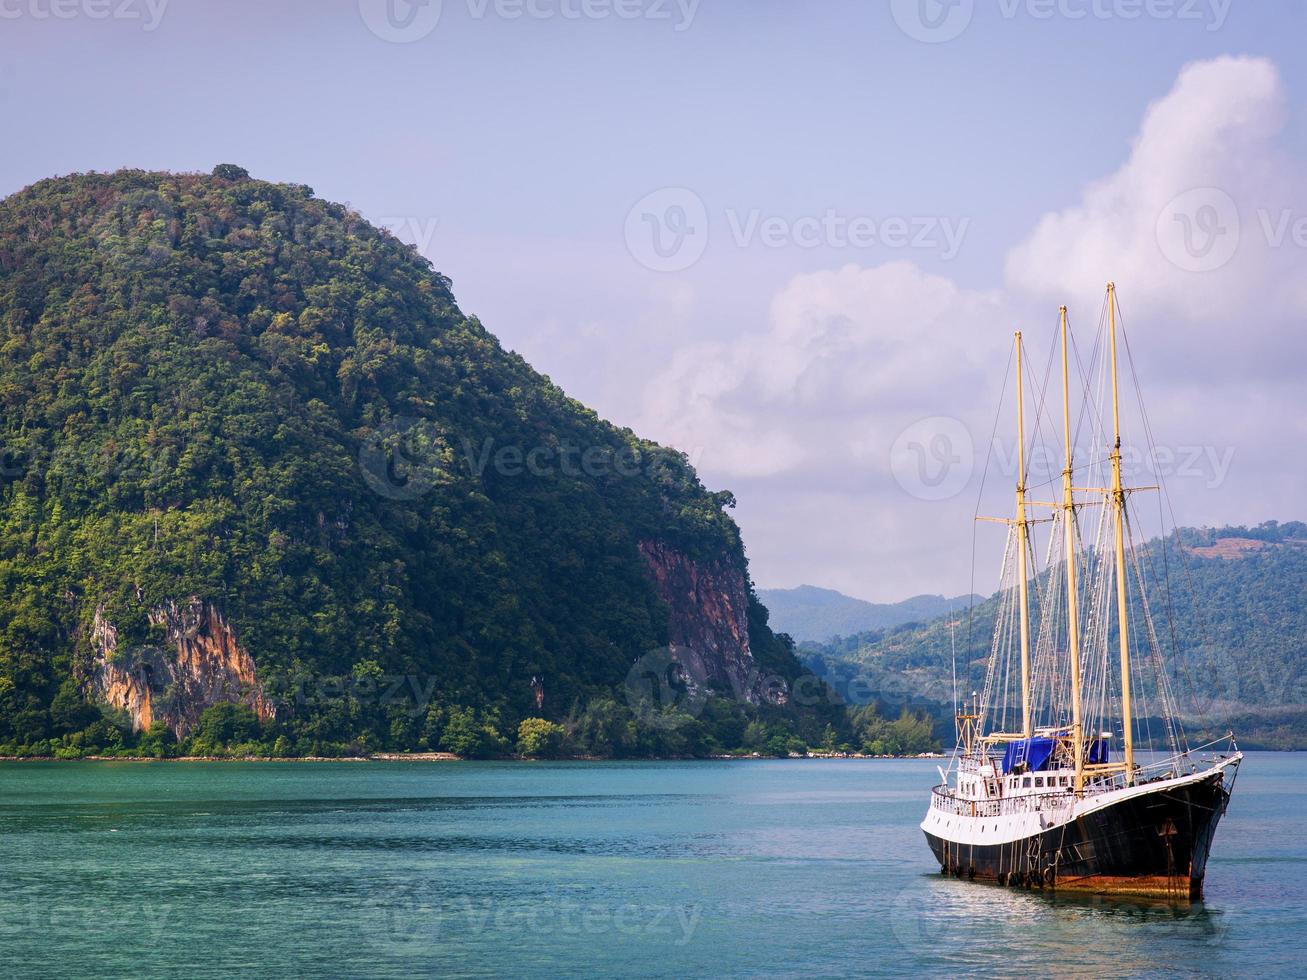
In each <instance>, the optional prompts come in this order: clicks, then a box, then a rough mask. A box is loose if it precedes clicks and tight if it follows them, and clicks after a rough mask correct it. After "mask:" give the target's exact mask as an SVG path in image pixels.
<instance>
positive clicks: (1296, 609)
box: [764, 521, 1307, 749]
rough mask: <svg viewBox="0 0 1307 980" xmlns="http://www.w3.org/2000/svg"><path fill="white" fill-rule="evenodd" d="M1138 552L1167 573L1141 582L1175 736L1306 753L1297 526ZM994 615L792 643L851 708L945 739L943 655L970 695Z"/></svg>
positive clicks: (1178, 540)
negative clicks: (931, 728) (860, 704)
mask: <svg viewBox="0 0 1307 980" xmlns="http://www.w3.org/2000/svg"><path fill="white" fill-rule="evenodd" d="M1141 548H1142V549H1143V551H1144V553H1145V555H1146V563H1147V564H1148V566H1149V567H1151V568H1152V569H1154V570H1156V571H1158V572H1160V571H1162V570H1164V569H1169V577H1170V581H1169V583H1168V582H1167V581H1166V580H1164V579H1162V578H1160V577H1159V578H1156V579H1154V580H1152V581H1150V582H1149V605H1150V607H1151V609H1152V612H1153V615H1154V617H1155V621H1156V626H1157V630H1158V634H1159V639H1160V641H1161V644H1162V648H1163V655H1164V658H1165V661H1166V666H1167V671H1168V675H1169V677H1170V682H1171V684H1172V686H1173V689H1174V690H1175V692H1176V694H1177V697H1178V702H1179V704H1178V707H1179V710H1180V712H1181V714H1182V716H1184V718H1185V726H1186V728H1187V729H1189V730H1190V732H1191V733H1193V734H1199V733H1204V732H1205V733H1207V734H1210V735H1214V734H1219V733H1222V732H1224V731H1225V730H1226V729H1227V728H1232V729H1233V730H1234V731H1235V733H1236V734H1237V735H1239V736H1240V741H1241V744H1244V745H1245V746H1247V747H1250V748H1259V747H1261V748H1276V749H1304V748H1307V524H1303V523H1301V522H1297V521H1291V522H1284V523H1281V522H1277V521H1268V522H1266V523H1263V524H1260V525H1257V526H1256V527H1223V528H1181V529H1180V530H1178V531H1176V532H1174V533H1173V534H1171V535H1169V536H1167V537H1166V538H1163V539H1154V540H1152V541H1149V542H1148V543H1147V544H1145V545H1142V546H1141ZM764 601H769V600H764ZM1132 605H1135V606H1136V609H1135V611H1134V613H1133V617H1134V619H1135V620H1136V621H1138V620H1139V610H1138V608H1137V603H1136V602H1135V600H1134V599H1133V597H1132ZM997 608H998V599H997V596H991V597H990V598H988V599H985V600H983V601H981V602H978V603H977V604H976V605H975V606H974V608H971V609H968V608H966V605H965V603H964V604H961V605H959V606H957V607H956V613H957V614H956V615H954V616H949V615H947V611H945V614H944V615H941V616H938V617H935V618H933V619H931V620H930V621H929V622H925V623H921V622H916V623H911V624H908V625H901V626H898V627H886V628H881V629H872V630H867V631H865V632H863V633H861V634H858V635H847V634H846V635H842V636H840V637H837V638H835V639H833V640H827V641H824V642H812V641H804V642H802V643H801V645H800V655H801V656H802V658H803V660H804V662H805V665H806V666H808V667H809V668H810V669H812V670H813V671H814V673H816V674H818V675H819V676H823V677H825V678H826V679H827V680H829V681H831V682H832V683H833V684H834V685H835V687H836V689H838V690H844V691H860V692H862V693H861V695H860V696H851V698H850V699H851V700H855V701H856V700H866V699H867V698H868V697H870V698H871V699H872V700H875V701H877V702H880V703H882V704H891V705H892V704H896V703H907V704H912V705H918V706H933V709H932V710H933V711H934V713H935V715H936V718H937V721H938V725H937V729H936V731H937V734H938V733H940V732H951V730H952V722H951V719H950V718H949V717H948V716H949V715H950V714H951V709H950V707H949V702H950V701H951V698H952V695H951V689H952V675H953V662H954V660H953V657H954V653H955V652H956V665H957V679H958V683H959V685H961V688H960V689H961V690H963V691H968V690H972V689H974V688H975V687H976V686H977V685H978V684H979V682H980V679H981V678H983V677H984V669H985V662H986V658H987V657H988V656H989V644H990V637H991V635H992V632H993V627H994V615H995V612H996V610H997ZM855 678H856V684H857V687H856V688H855V687H854V686H853V685H854V679H855Z"/></svg>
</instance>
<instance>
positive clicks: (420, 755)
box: [0, 752, 948, 763]
mask: <svg viewBox="0 0 1307 980" xmlns="http://www.w3.org/2000/svg"><path fill="white" fill-rule="evenodd" d="M945 758H948V757H947V756H946V755H944V754H942V753H938V754H932V753H922V754H914V755H862V754H861V753H850V754H848V755H792V756H789V757H784V756H770V755H710V756H699V757H696V756H652V757H648V758H632V759H612V758H601V757H599V756H566V757H563V758H558V759H537V758H527V757H525V756H504V757H501V758H496V759H469V758H464V757H463V756H460V755H454V754H453V753H452V752H412V753H404V752H377V753H374V754H373V755H353V756H343V755H342V756H330V755H312V756H263V755H241V756H229V755H180V756H170V757H167V758H162V759H160V758H156V757H154V756H148V755H130V756H129V755H121V756H119V755H88V756H83V757H82V758H79V759H64V758H59V757H57V756H53V755H21V756H20V755H4V756H0V762H358V763H364V762H768V761H770V762H778V761H784V762H798V761H806V762H813V761H816V762H832V761H834V762H841V761H848V760H864V761H876V760H892V759H945Z"/></svg>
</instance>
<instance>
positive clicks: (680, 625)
mask: <svg viewBox="0 0 1307 980" xmlns="http://www.w3.org/2000/svg"><path fill="white" fill-rule="evenodd" d="M640 553H641V554H642V555H643V556H644V559H645V561H646V562H647V563H648V565H649V571H650V574H651V575H652V576H653V580H654V583H655V584H656V586H657V588H658V594H659V595H660V596H661V597H662V599H663V601H664V602H666V603H667V605H668V607H669V608H670V609H671V636H670V640H671V642H672V643H673V644H675V645H676V646H678V647H685V648H688V650H690V651H693V653H694V654H697V655H698V657H699V659H700V660H701V662H702V665H703V671H704V673H705V674H706V676H707V679H708V680H709V681H711V682H714V683H717V684H724V685H729V687H730V689H731V690H732V691H734V692H735V694H736V696H737V697H742V698H745V699H747V700H750V701H756V700H757V698H756V694H755V691H754V687H755V686H756V680H757V668H756V666H755V663H754V659H753V653H752V652H751V651H750V650H749V586H748V582H747V580H746V579H745V577H744V570H743V569H742V568H740V567H737V566H736V565H734V564H733V563H730V562H727V561H724V560H720V559H719V560H716V561H712V562H708V563H700V562H696V561H694V560H693V559H691V558H688V557H687V556H685V555H684V554H682V553H681V552H679V551H676V550H675V549H673V548H669V547H668V546H667V545H665V544H662V543H661V542H657V541H642V542H640Z"/></svg>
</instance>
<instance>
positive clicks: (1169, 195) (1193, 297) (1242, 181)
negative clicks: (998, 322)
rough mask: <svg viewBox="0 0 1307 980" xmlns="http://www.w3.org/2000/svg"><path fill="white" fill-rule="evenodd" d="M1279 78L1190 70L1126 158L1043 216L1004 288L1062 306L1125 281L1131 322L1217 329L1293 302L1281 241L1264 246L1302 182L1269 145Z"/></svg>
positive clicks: (1240, 70) (1280, 109)
mask: <svg viewBox="0 0 1307 980" xmlns="http://www.w3.org/2000/svg"><path fill="white" fill-rule="evenodd" d="M1284 118H1285V94H1284V91H1283V86H1282V85H1281V82H1280V78H1279V73H1278V72H1277V71H1276V69H1275V66H1274V65H1273V64H1271V63H1270V62H1269V61H1267V60H1265V59H1261V58H1232V57H1222V58H1217V59H1214V60H1212V61H1204V62H1198V63H1195V64H1191V65H1188V66H1186V67H1185V68H1184V69H1183V70H1182V71H1181V72H1180V75H1179V77H1178V78H1177V80H1176V83H1175V86H1174V87H1173V88H1172V89H1171V91H1170V92H1169V93H1168V94H1167V95H1166V96H1164V97H1163V98H1161V99H1159V100H1158V101H1157V102H1155V103H1153V104H1152V105H1151V106H1150V107H1149V109H1148V111H1147V112H1146V113H1145V116H1144V119H1143V123H1142V125H1141V126H1140V129H1139V133H1138V135H1137V136H1136V138H1135V141H1134V145H1133V148H1132V151H1131V153H1130V157H1129V159H1128V160H1127V161H1126V162H1125V164H1124V165H1123V166H1122V167H1121V168H1120V169H1119V170H1117V171H1116V172H1115V173H1114V174H1112V175H1111V176H1109V177H1106V178H1104V179H1103V180H1100V181H1097V182H1095V183H1093V184H1091V185H1090V186H1088V187H1087V188H1086V189H1085V191H1084V193H1083V196H1082V198H1081V200H1080V203H1079V204H1077V205H1075V206H1074V207H1070V208H1066V209H1064V210H1061V211H1057V212H1054V213H1051V214H1047V215H1045V216H1044V217H1043V218H1042V219H1041V220H1040V221H1039V223H1038V225H1037V226H1036V227H1035V229H1034V230H1033V232H1032V233H1031V234H1030V236H1029V237H1028V238H1026V240H1025V241H1023V242H1022V243H1020V244H1019V245H1017V246H1016V247H1015V248H1013V249H1012V251H1011V252H1010V253H1009V255H1008V259H1007V267H1006V273H1007V281H1008V283H1009V285H1010V286H1012V287H1014V288H1016V289H1020V290H1027V291H1030V292H1031V293H1033V294H1037V295H1040V296H1044V297H1049V298H1055V299H1057V300H1058V301H1065V300H1066V298H1067V297H1073V298H1078V297H1082V296H1086V295H1087V294H1088V293H1089V292H1091V291H1092V292H1093V293H1097V292H1098V291H1099V290H1100V289H1101V286H1102V284H1103V283H1104V282H1106V281H1107V280H1109V279H1116V280H1118V281H1120V283H1121V285H1122V288H1123V289H1124V290H1125V291H1126V295H1128V297H1129V303H1130V309H1131V310H1132V311H1134V312H1135V314H1136V315H1144V316H1160V317H1166V318H1172V319H1180V318H1183V319H1185V320H1187V321H1190V323H1191V325H1193V326H1205V325H1208V324H1212V323H1224V322H1226V321H1228V318H1229V317H1230V316H1231V315H1233V314H1236V313H1238V312H1240V311H1245V310H1246V309H1247V306H1248V304H1249V302H1250V301H1252V300H1256V302H1257V306H1258V309H1259V310H1260V311H1261V312H1263V313H1282V312H1284V310H1285V309H1286V306H1291V305H1295V304H1298V303H1300V301H1301V294H1299V295H1298V296H1292V295H1291V294H1290V292H1289V290H1290V289H1294V288H1296V287H1295V286H1293V285H1291V284H1292V283H1294V282H1296V277H1295V278H1292V279H1291V278H1290V277H1289V276H1287V275H1285V273H1286V272H1287V271H1288V267H1289V265H1291V264H1293V263H1295V262H1296V263H1298V264H1299V265H1301V260H1302V254H1301V249H1298V250H1296V251H1297V253H1298V254H1296V255H1295V254H1294V252H1295V250H1294V249H1293V248H1292V247H1288V248H1286V247H1285V243H1284V242H1281V243H1280V244H1279V245H1276V244H1273V243H1272V242H1270V241H1268V240H1267V235H1266V233H1265V230H1264V229H1265V227H1266V225H1267V219H1268V218H1269V220H1270V225H1271V227H1272V228H1274V227H1276V226H1277V225H1278V224H1279V223H1280V221H1281V219H1283V218H1290V220H1292V215H1293V214H1294V213H1295V212H1296V214H1297V215H1298V216H1302V214H1303V212H1302V211H1300V210H1297V205H1298V204H1300V203H1301V201H1302V197H1301V195H1300V194H1299V193H1298V192H1297V191H1296V190H1295V187H1296V186H1300V184H1301V182H1300V181H1299V180H1297V179H1295V175H1294V174H1293V172H1292V168H1291V167H1290V165H1289V163H1288V162H1287V161H1286V160H1285V159H1284V158H1283V156H1282V154H1281V153H1280V152H1279V149H1278V146H1277V144H1276V137H1277V135H1278V134H1279V132H1280V129H1281V127H1282V125H1283V122H1284Z"/></svg>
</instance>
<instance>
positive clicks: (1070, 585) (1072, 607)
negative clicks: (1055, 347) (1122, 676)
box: [1058, 306, 1085, 795]
mask: <svg viewBox="0 0 1307 980" xmlns="http://www.w3.org/2000/svg"><path fill="white" fill-rule="evenodd" d="M1058 312H1059V314H1060V321H1061V330H1062V435H1063V439H1064V440H1065V442H1066V469H1064V470H1063V471H1062V533H1063V534H1064V535H1065V537H1066V635H1067V654H1068V656H1069V657H1070V658H1071V748H1072V752H1073V753H1074V755H1075V765H1076V776H1075V784H1076V785H1075V790H1076V794H1077V795H1079V794H1080V793H1082V792H1083V791H1084V786H1085V738H1084V723H1083V721H1082V720H1081V717H1080V602H1079V593H1078V592H1077V589H1076V534H1075V530H1076V505H1075V495H1074V493H1073V491H1072V488H1071V469H1072V466H1071V460H1072V457H1071V387H1070V371H1069V368H1068V357H1067V325H1066V307H1065V306H1063V307H1062V308H1061V309H1060V310H1059V311H1058Z"/></svg>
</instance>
